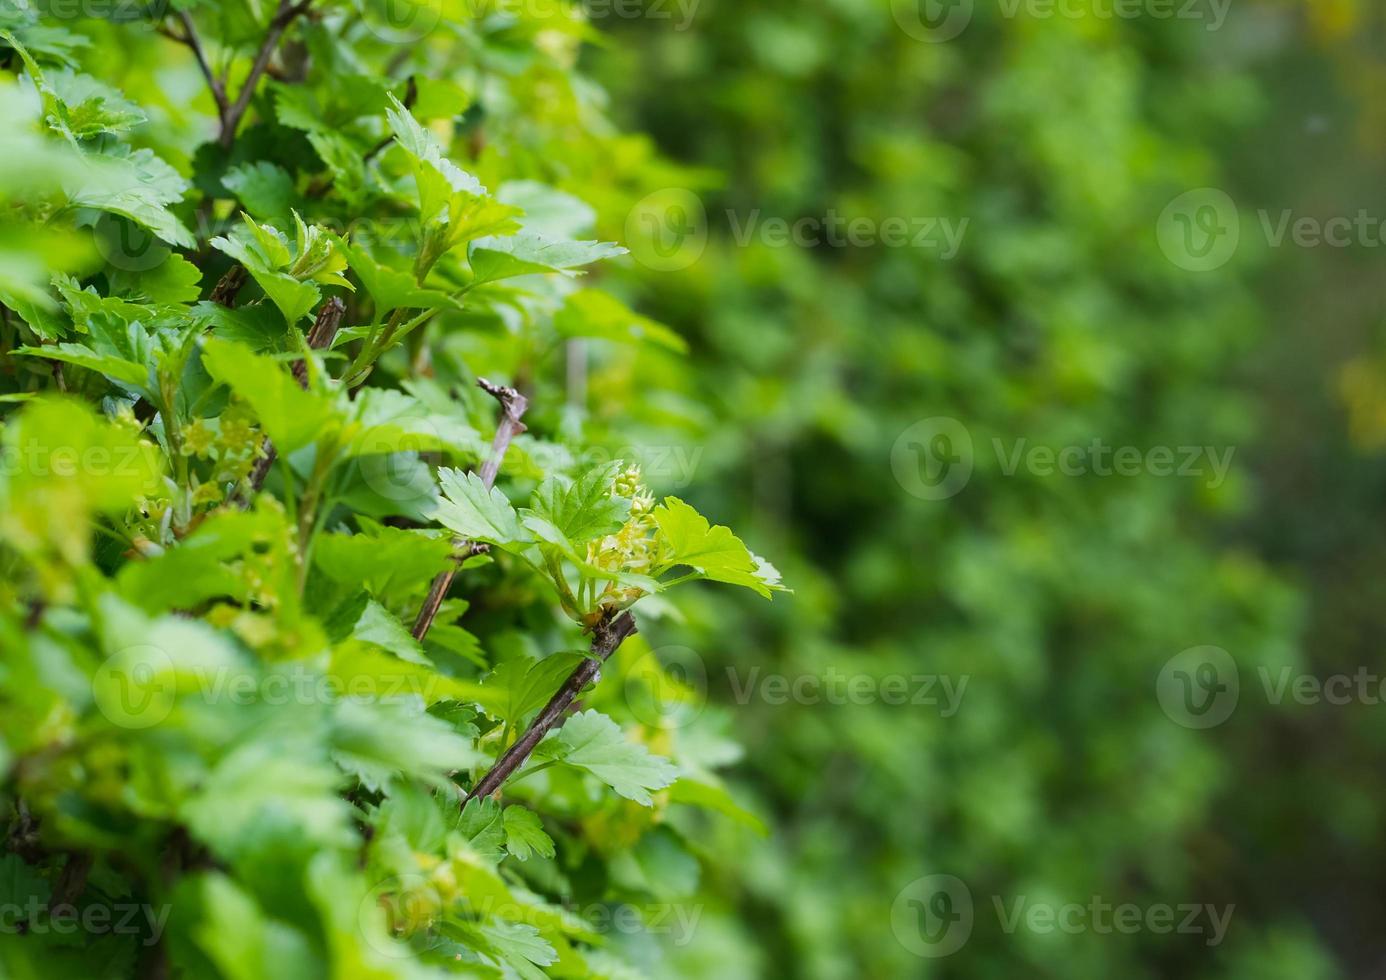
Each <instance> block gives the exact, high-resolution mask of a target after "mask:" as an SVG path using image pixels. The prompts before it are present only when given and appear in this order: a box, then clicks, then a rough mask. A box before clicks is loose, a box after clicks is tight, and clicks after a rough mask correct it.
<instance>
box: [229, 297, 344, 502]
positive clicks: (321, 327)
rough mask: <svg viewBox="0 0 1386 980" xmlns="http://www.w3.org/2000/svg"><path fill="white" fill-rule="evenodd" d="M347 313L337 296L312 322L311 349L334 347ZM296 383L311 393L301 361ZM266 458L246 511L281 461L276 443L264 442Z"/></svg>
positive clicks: (256, 471)
mask: <svg viewBox="0 0 1386 980" xmlns="http://www.w3.org/2000/svg"><path fill="white" fill-rule="evenodd" d="M345 313H346V304H345V303H343V302H342V301H341V300H340V299H338V298H337V297H336V296H333V297H332V298H331V299H329V300H328V301H327V302H326V303H324V304H322V307H321V308H320V309H319V310H318V316H317V319H316V320H314V321H313V326H312V329H310V330H309V331H308V346H309V347H311V348H313V350H323V349H324V348H326V347H328V346H330V345H331V344H332V340H333V338H334V337H336V336H337V328H338V327H340V326H341V325H342V316H343V315H344V314H345ZM292 370H293V373H294V380H295V381H297V382H298V386H299V387H300V388H302V389H304V390H305V391H306V390H307V389H308V363H307V362H306V361H304V360H303V359H302V358H300V359H299V360H296V361H294V363H293V368H292ZM264 448H265V454H264V455H263V456H261V457H260V458H259V459H258V460H256V461H255V467H254V468H253V469H252V470H251V471H250V476H249V477H248V478H247V479H248V481H249V482H248V487H247V490H246V493H245V496H244V497H243V498H242V500H241V503H242V506H244V507H249V506H250V500H251V498H252V497H254V496H255V494H257V493H259V492H260V488H261V487H263V486H264V485H265V480H266V479H268V478H269V473H270V470H271V469H273V468H274V463H275V460H277V459H278V458H279V453H278V451H277V450H276V449H275V448H274V443H272V442H270V441H269V440H268V439H266V440H265V447H264Z"/></svg>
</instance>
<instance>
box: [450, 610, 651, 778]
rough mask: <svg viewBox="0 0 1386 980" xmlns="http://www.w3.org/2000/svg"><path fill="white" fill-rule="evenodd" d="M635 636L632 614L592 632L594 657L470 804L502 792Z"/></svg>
mask: <svg viewBox="0 0 1386 980" xmlns="http://www.w3.org/2000/svg"><path fill="white" fill-rule="evenodd" d="M635 632H636V626H635V618H634V617H633V616H631V614H630V613H628V612H623V613H619V614H617V613H610V612H609V613H607V615H606V616H604V617H603V618H602V620H601V621H600V622H599V623H597V625H596V627H595V628H594V629H593V630H592V656H591V657H589V658H588V659H586V660H584V661H583V662H582V663H581V664H579V665H578V666H577V668H576V669H575V670H574V671H573V672H572V673H571V674H569V675H568V679H567V680H566V681H564V682H563V686H562V687H560V688H559V689H558V691H557V692H556V693H555V694H554V696H553V697H551V698H549V703H548V704H546V705H544V710H542V711H540V712H539V714H538V715H536V716H535V718H534V721H532V722H530V725H529V727H528V728H526V729H525V733H524V734H523V735H521V736H520V737H519V739H517V740H516V742H515V744H514V745H512V746H510V748H508V749H506V750H505V752H504V753H503V754H502V755H501V757H500V758H499V759H497V760H496V764H495V765H494V766H492V767H491V771H490V772H488V773H487V774H486V775H485V776H483V777H481V781H480V782H479V783H477V784H476V786H475V787H474V788H473V789H472V791H471V792H470V793H468V794H467V800H474V799H478V798H480V797H483V796H490V795H491V794H492V793H494V792H496V791H497V790H499V789H500V788H501V786H502V785H504V783H505V781H506V780H507V779H509V778H510V777H511V776H512V775H513V774H514V773H515V770H517V769H519V768H520V766H522V765H524V764H525V760H526V759H528V758H529V756H530V753H532V752H533V751H534V748H535V746H537V745H538V744H539V743H540V742H541V741H543V739H544V736H545V735H547V734H548V733H549V732H550V731H551V730H552V729H553V728H554V727H555V726H556V725H558V724H559V722H561V721H562V720H563V718H564V716H565V715H566V714H567V713H568V709H569V708H570V707H571V706H572V704H573V701H574V700H576V699H577V696H578V695H579V694H581V693H582V691H583V690H584V689H586V687H587V685H589V684H595V683H596V682H597V681H598V680H599V679H600V677H601V671H602V664H603V663H605V662H606V658H607V657H609V656H611V654H612V653H613V652H614V651H615V650H616V648H617V647H619V646H620V645H621V644H622V643H623V642H624V641H625V639H626V637H628V636H630V635H631V634H632V633H635Z"/></svg>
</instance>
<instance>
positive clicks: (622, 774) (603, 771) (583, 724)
mask: <svg viewBox="0 0 1386 980" xmlns="http://www.w3.org/2000/svg"><path fill="white" fill-rule="evenodd" d="M559 738H561V739H562V740H563V743H564V744H565V745H566V746H567V749H568V751H567V753H566V754H565V755H564V756H563V762H564V763H565V764H566V765H570V766H576V767H577V768H579V769H584V770H586V771H587V772H590V773H591V774H592V775H594V776H596V777H597V778H598V779H600V780H601V781H602V782H604V783H606V784H607V785H608V786H610V787H611V788H612V789H614V790H615V791H616V792H617V794H619V795H620V796H623V797H625V798H626V799H628V800H634V801H635V802H636V803H639V804H640V805H641V806H651V805H653V800H652V799H651V798H650V793H651V792H652V791H653V790H658V789H663V788H664V787H666V786H668V785H669V784H670V783H672V782H673V781H674V778H675V777H676V776H677V774H678V770H677V769H675V768H674V766H673V764H672V763H671V762H669V760H668V759H665V758H662V757H660V756H657V755H651V754H650V752H649V750H648V749H646V748H645V746H643V745H637V744H635V743H634V742H630V741H628V740H627V739H626V737H625V735H624V733H622V731H621V728H620V726H619V725H617V724H616V722H614V721H612V720H611V719H610V718H608V717H607V716H606V715H604V714H602V713H600V712H598V711H584V712H581V713H580V714H576V715H573V716H572V717H571V718H569V719H568V720H567V722H565V723H564V725H563V727H562V728H561V729H560V730H559Z"/></svg>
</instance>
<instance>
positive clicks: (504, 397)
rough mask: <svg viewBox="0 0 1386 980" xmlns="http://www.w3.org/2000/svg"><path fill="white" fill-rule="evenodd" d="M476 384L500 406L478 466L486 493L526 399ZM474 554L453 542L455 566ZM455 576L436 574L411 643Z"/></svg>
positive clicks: (471, 547) (428, 625)
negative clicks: (488, 447) (488, 446)
mask: <svg viewBox="0 0 1386 980" xmlns="http://www.w3.org/2000/svg"><path fill="white" fill-rule="evenodd" d="M476 383H477V387H479V388H481V389H482V390H483V391H485V392H486V393H487V394H488V395H490V396H491V397H492V398H494V399H495V400H496V401H498V402H500V407H501V420H500V424H499V425H497V426H496V438H495V440H494V441H492V443H491V455H489V456H488V457H486V462H485V463H483V464H482V466H481V483H482V485H483V486H484V487H486V489H487V490H490V489H491V487H493V486H495V483H496V474H497V473H499V472H500V466H501V462H502V461H503V460H504V459H505V453H506V450H508V449H509V448H510V441H511V440H512V439H514V438H515V437H516V436H517V435H519V434H520V433H521V432H524V431H525V424H524V423H523V422H522V421H520V417H521V416H523V415H524V414H525V409H527V408H529V399H527V398H526V397H525V396H524V395H522V394H520V393H519V392H518V391H516V390H515V389H514V388H507V387H505V386H504V385H495V384H492V383H491V382H489V381H487V380H486V379H485V378H477V379H476ZM477 553H478V552H477V551H476V550H475V544H474V543H471V542H467V541H458V542H456V557H455V561H456V562H458V563H460V562H462V561H464V560H465V559H466V558H468V557H470V556H471V555H473V554H477ZM456 575H457V565H454V566H453V567H452V568H449V569H448V570H447V571H445V572H440V573H439V574H438V577H437V578H435V579H434V580H433V585H432V586H430V587H429V590H428V598H427V599H425V600H424V604H423V608H422V609H420V610H419V616H418V618H417V619H416V620H414V639H416V640H418V641H419V642H420V643H422V642H423V638H424V637H425V636H427V635H428V631H429V630H430V629H432V628H433V620H434V619H436V618H437V616H438V610H439V609H440V608H442V605H443V600H444V599H445V598H447V594H448V589H450V588H452V580H453V578H454V577H455V576H456Z"/></svg>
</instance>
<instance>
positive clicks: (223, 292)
mask: <svg viewBox="0 0 1386 980" xmlns="http://www.w3.org/2000/svg"><path fill="white" fill-rule="evenodd" d="M247 278H248V276H247V273H246V271H245V266H243V265H240V264H239V263H237V264H236V265H233V266H231V268H229V269H227V270H226V274H225V275H224V276H222V277H221V279H220V281H219V282H217V284H216V286H215V287H213V289H212V296H211V300H212V302H213V303H216V304H217V305H218V306H225V307H226V308H227V309H232V308H234V307H235V305H236V294H237V293H239V292H240V291H241V287H242V286H244V285H245V281H246V279H247Z"/></svg>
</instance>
